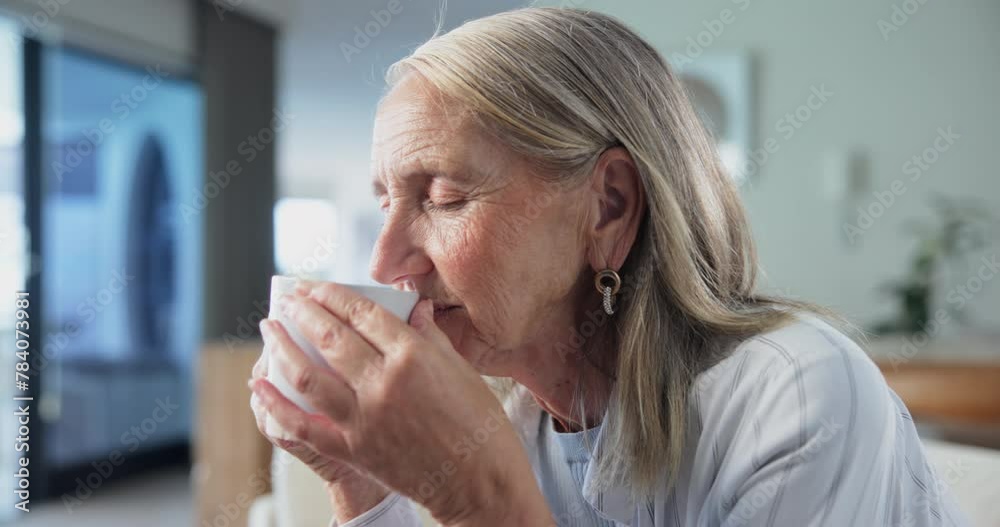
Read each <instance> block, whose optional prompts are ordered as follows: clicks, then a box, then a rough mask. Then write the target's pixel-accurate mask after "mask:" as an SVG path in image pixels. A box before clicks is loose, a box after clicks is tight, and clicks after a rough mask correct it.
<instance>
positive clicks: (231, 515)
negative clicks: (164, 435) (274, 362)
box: [193, 339, 271, 527]
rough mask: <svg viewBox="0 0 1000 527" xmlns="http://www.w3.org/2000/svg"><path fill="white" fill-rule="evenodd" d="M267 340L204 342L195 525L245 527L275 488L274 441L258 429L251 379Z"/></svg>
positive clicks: (197, 429)
mask: <svg viewBox="0 0 1000 527" xmlns="http://www.w3.org/2000/svg"><path fill="white" fill-rule="evenodd" d="M261 349H263V343H262V342H261V341H260V340H257V339H248V340H246V341H245V342H241V343H239V344H235V345H233V344H230V345H227V344H226V343H223V342H215V343H206V344H205V345H204V346H203V348H202V352H201V357H200V360H199V366H198V372H197V375H198V381H197V383H198V384H197V386H198V391H197V401H198V416H197V421H196V425H195V431H194V470H193V479H194V481H193V483H194V486H195V500H196V502H197V504H196V506H197V523H196V524H197V525H227V526H230V527H245V526H246V525H247V512H248V509H249V508H250V505H251V504H252V503H253V501H254V499H256V497H257V496H259V495H261V494H267V493H269V492H270V491H271V470H270V465H271V444H270V443H269V442H268V441H267V440H266V439H265V438H264V437H263V436H262V435H261V434H260V432H259V431H258V430H257V425H256V422H255V421H254V416H253V412H252V411H251V410H250V393H251V392H250V389H249V388H247V380H248V379H249V378H250V373H251V370H252V369H253V365H254V363H255V362H256V361H257V357H258V356H259V355H260V352H261Z"/></svg>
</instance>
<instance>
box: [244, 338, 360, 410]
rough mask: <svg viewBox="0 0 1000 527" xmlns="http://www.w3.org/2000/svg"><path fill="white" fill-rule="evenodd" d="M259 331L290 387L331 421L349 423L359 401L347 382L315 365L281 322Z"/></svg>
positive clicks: (326, 369)
mask: <svg viewBox="0 0 1000 527" xmlns="http://www.w3.org/2000/svg"><path fill="white" fill-rule="evenodd" d="M260 327H261V332H262V333H263V334H264V340H265V341H266V342H267V343H268V345H269V346H270V349H269V353H270V354H271V355H272V356H273V357H274V359H275V363H276V364H275V365H276V367H277V368H278V369H279V370H280V371H281V374H282V375H283V376H284V377H285V379H286V380H287V381H288V383H289V384H290V385H291V386H292V387H293V388H294V389H295V390H296V391H297V392H299V393H301V394H302V396H303V397H304V398H305V399H306V401H308V402H309V404H311V405H312V406H313V407H314V408H316V410H318V411H319V412H321V413H322V414H324V415H325V416H326V417H328V418H329V419H332V420H334V421H337V422H345V421H347V420H348V419H350V418H351V416H352V415H353V414H354V412H353V409H354V407H355V406H356V404H357V400H356V398H355V393H354V391H353V389H352V388H351V387H350V386H349V385H348V384H347V383H346V382H345V381H344V379H343V378H342V377H341V376H340V375H339V374H338V373H336V372H333V371H330V369H329V368H327V367H325V366H323V365H321V364H315V363H313V361H312V360H310V359H309V357H308V356H306V354H305V353H304V352H303V351H302V350H301V349H300V348H299V346H298V345H297V344H295V341H293V340H292V338H291V336H289V335H288V332H287V331H286V330H285V328H284V327H283V326H282V325H281V323H280V322H276V321H274V320H268V321H266V322H264V323H261V326H260ZM290 404H291V403H290ZM292 406H295V405H294V404H292ZM296 408H298V407H297V406H296Z"/></svg>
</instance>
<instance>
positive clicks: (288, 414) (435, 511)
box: [253, 282, 551, 525]
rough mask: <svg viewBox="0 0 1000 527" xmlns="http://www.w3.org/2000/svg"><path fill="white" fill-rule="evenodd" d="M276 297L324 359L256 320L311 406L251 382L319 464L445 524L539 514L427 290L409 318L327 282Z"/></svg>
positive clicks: (495, 407)
mask: <svg viewBox="0 0 1000 527" xmlns="http://www.w3.org/2000/svg"><path fill="white" fill-rule="evenodd" d="M280 304H281V305H280V306H279V309H283V310H284V311H283V312H284V313H285V315H286V316H287V317H288V318H289V319H290V320H292V321H294V322H295V325H296V327H297V328H298V330H299V332H300V333H301V334H302V335H303V336H304V337H305V338H306V339H307V340H308V341H309V342H311V343H312V344H313V345H314V346H316V348H317V350H319V352H320V354H321V355H322V356H323V357H324V359H325V360H326V362H327V364H329V366H330V367H331V368H332V371H331V370H328V369H324V368H318V367H316V366H315V365H314V364H312V363H311V362H310V361H309V359H308V358H307V357H306V356H305V354H304V353H303V352H302V350H301V349H299V348H298V347H297V346H296V345H295V343H294V342H293V341H292V339H291V338H290V337H289V335H288V333H287V332H286V331H285V329H284V328H283V327H282V326H281V324H280V323H278V322H276V321H273V320H265V321H264V322H262V323H261V328H262V331H263V333H264V336H265V341H266V342H267V343H268V345H269V349H270V352H271V353H273V354H274V356H275V358H276V359H277V364H278V367H280V368H281V370H282V373H283V374H284V375H285V377H286V378H287V379H288V380H289V382H290V383H291V384H292V385H293V386H294V387H295V388H296V389H297V390H298V391H299V392H301V393H302V394H303V396H304V397H305V399H306V400H307V401H309V403H310V404H312V405H313V407H315V408H316V409H317V411H318V412H319V413H318V414H308V413H306V412H304V411H303V410H301V409H300V408H298V407H297V406H296V405H294V404H293V403H292V402H290V401H289V400H287V399H286V398H285V397H284V396H282V395H281V394H280V392H278V390H277V389H276V388H275V387H274V386H273V385H272V384H271V383H269V382H268V381H266V380H263V379H261V380H257V381H255V382H254V383H253V389H254V392H255V393H256V394H257V395H258V396H259V398H260V401H261V403H262V405H263V407H264V409H265V410H266V411H267V412H269V413H270V414H271V415H272V416H273V417H274V419H276V420H277V421H278V423H279V424H280V425H281V426H282V428H284V429H285V430H287V431H288V432H289V433H290V434H291V436H292V437H293V441H294V443H295V444H297V445H301V446H303V447H305V448H308V449H309V450H310V451H312V452H315V453H316V454H317V455H318V456H321V459H323V460H326V461H324V462H321V463H319V465H321V466H322V467H323V469H325V470H327V471H328V472H329V474H331V475H332V476H335V477H336V476H338V475H341V474H342V473H343V471H345V470H346V468H345V467H349V468H350V469H353V470H354V471H356V472H358V473H361V474H366V475H370V476H371V477H372V478H374V479H377V480H378V481H380V482H381V483H383V484H385V485H386V486H388V487H390V488H393V489H395V490H397V491H399V492H400V493H402V494H405V495H407V496H409V497H410V498H411V499H413V500H414V501H417V502H419V503H421V504H422V505H424V506H425V507H426V508H427V509H428V510H429V511H430V512H431V514H432V515H434V517H435V518H436V519H437V520H438V521H439V522H441V523H443V524H445V525H462V524H470V525H471V524H475V525H489V524H495V525H506V524H511V523H516V524H519V525H533V524H541V523H543V522H545V523H549V522H551V516H550V514H549V512H548V510H547V507H546V505H545V500H544V497H542V495H541V492H540V491H539V489H538V486H537V485H536V483H535V479H534V475H533V473H532V470H531V467H530V465H529V463H528V459H527V456H526V454H525V452H524V449H523V448H522V446H521V442H520V439H519V438H518V437H517V434H516V433H515V432H514V429H513V427H512V426H511V424H510V422H509V421H508V420H507V418H506V416H505V415H504V413H503V409H502V407H501V406H500V403H499V401H497V399H496V397H494V395H493V393H492V392H491V391H490V390H489V388H488V387H487V386H486V384H485V382H483V380H482V378H481V377H480V376H479V374H478V373H477V372H476V371H475V370H474V369H473V368H472V367H471V366H470V365H469V364H468V362H466V361H465V360H464V359H463V358H462V357H461V356H460V355H459V354H458V353H457V352H456V351H455V349H454V348H453V347H452V345H451V343H450V341H449V340H448V338H447V336H446V335H445V334H444V333H443V332H441V330H440V329H438V327H437V326H436V325H435V324H434V315H433V306H432V303H431V302H430V301H429V300H425V301H423V302H420V303H419V304H418V305H417V307H416V308H414V312H413V314H412V315H411V317H410V321H411V324H412V326H410V325H407V324H406V323H405V322H403V321H401V320H399V319H398V318H396V317H395V316H393V315H392V314H391V313H389V312H388V311H386V310H384V309H383V308H381V307H380V306H378V305H377V304H375V303H374V302H372V301H371V300H369V299H367V298H365V297H363V296H361V295H360V294H358V293H356V292H354V291H353V290H351V289H350V288H348V287H344V286H341V285H337V284H330V283H309V282H304V283H302V284H301V286H300V288H299V290H298V291H297V292H296V294H295V295H291V296H286V297H283V298H282V300H281V302H280ZM327 461H328V463H327ZM337 462H339V464H338V463H337Z"/></svg>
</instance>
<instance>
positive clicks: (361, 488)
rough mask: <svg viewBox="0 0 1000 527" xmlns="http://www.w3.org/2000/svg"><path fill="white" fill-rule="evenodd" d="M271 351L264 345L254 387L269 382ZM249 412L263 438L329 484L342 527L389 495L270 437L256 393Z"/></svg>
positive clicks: (344, 468)
mask: <svg viewBox="0 0 1000 527" xmlns="http://www.w3.org/2000/svg"><path fill="white" fill-rule="evenodd" d="M270 348H271V345H270V344H268V345H265V346H264V351H263V353H261V354H260V357H259V358H258V359H257V362H256V363H255V364H254V367H253V373H252V376H251V379H250V382H249V385H250V386H251V387H252V386H253V385H254V383H255V382H257V381H258V380H261V379H266V378H267V365H268V359H269V350H270ZM250 408H251V409H253V413H254V417H255V418H256V420H257V429H258V430H260V433H261V434H263V435H264V437H266V438H267V439H268V440H269V441H270V442H271V443H272V444H273V445H275V446H277V447H278V448H281V449H283V450H285V451H287V452H288V453H290V454H292V455H293V456H295V457H297V458H298V459H299V460H300V461H302V462H303V463H305V465H306V466H307V467H309V468H310V469H312V471H313V472H315V473H316V474H317V475H318V476H319V477H320V478H322V479H323V480H324V481H325V482H326V486H327V492H328V494H329V495H330V500H331V502H332V505H333V510H334V515H335V516H336V517H337V521H338V522H339V523H346V522H347V521H349V520H351V519H353V518H356V517H357V516H360V515H361V514H363V513H364V512H365V511H368V510H369V509H371V508H372V507H374V506H375V505H378V503H379V502H381V501H382V500H383V499H384V498H385V496H386V495H388V493H389V491H388V490H387V489H386V488H385V487H384V486H383V485H382V484H381V483H379V482H378V481H376V480H374V479H372V478H369V477H367V476H364V475H362V474H360V473H358V472H357V471H356V470H354V469H353V468H351V466H350V465H348V464H346V463H343V462H341V461H339V460H337V459H334V458H330V457H327V456H324V455H323V454H321V453H319V452H316V451H315V450H313V449H311V448H309V447H308V446H307V445H304V444H302V443H297V442H295V441H290V440H287V439H281V438H277V437H273V436H270V435H268V433H267V417H268V412H267V409H266V408H265V407H264V405H263V403H262V402H261V399H260V397H259V396H258V395H257V393H256V392H254V393H253V395H251V396H250Z"/></svg>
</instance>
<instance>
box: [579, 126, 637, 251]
mask: <svg viewBox="0 0 1000 527" xmlns="http://www.w3.org/2000/svg"><path fill="white" fill-rule="evenodd" d="M590 195H591V207H592V212H593V215H592V216H591V218H593V223H592V224H591V225H590V230H591V232H590V239H591V251H590V255H589V259H590V265H591V266H592V267H593V268H594V269H596V270H601V269H608V268H610V269H615V270H617V269H620V268H621V266H622V264H624V263H625V258H626V257H627V256H628V253H629V251H631V250H632V245H634V244H635V238H636V236H637V235H638V232H639V225H640V224H641V223H642V218H643V215H644V214H645V212H646V193H645V189H644V187H643V184H642V179H641V177H640V176H639V169H638V167H636V164H635V161H634V160H633V159H632V154H630V153H629V151H628V150H627V149H626V148H625V147H621V146H616V147H613V148H609V149H607V150H605V151H604V152H603V153H602V154H601V156H600V157H599V158H598V159H597V163H596V164H595V165H594V169H593V173H592V174H591V188H590Z"/></svg>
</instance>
